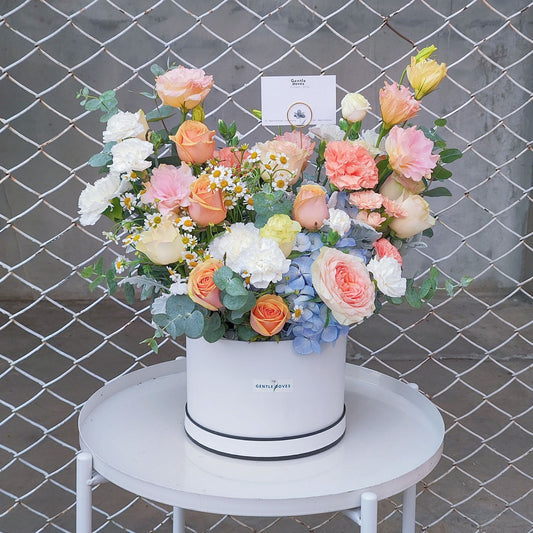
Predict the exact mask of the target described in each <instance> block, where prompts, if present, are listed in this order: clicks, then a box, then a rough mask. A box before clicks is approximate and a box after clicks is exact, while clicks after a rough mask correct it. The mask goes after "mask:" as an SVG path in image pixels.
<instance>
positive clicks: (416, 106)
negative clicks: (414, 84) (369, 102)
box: [379, 82, 420, 129]
mask: <svg viewBox="0 0 533 533" xmlns="http://www.w3.org/2000/svg"><path fill="white" fill-rule="evenodd" d="M379 103H380V105H381V117H382V118H383V123H384V124H385V128H386V129H390V128H391V127H392V126H394V125H395V124H400V123H401V122H405V121H406V120H409V119H410V118H413V117H414V116H415V115H416V114H417V113H418V111H419V110H420V102H417V101H416V100H415V97H414V96H413V95H412V94H411V91H410V90H409V89H408V88H407V87H405V86H402V87H398V84H397V83H396V82H394V83H393V84H392V85H389V84H388V83H387V82H385V87H383V89H381V90H380V91H379Z"/></svg>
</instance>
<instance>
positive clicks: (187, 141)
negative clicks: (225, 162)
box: [170, 120, 215, 164]
mask: <svg viewBox="0 0 533 533" xmlns="http://www.w3.org/2000/svg"><path fill="white" fill-rule="evenodd" d="M214 136H215V132H214V131H212V130H210V129H208V127H207V126H206V125H205V124H204V123H203V122H198V121H197V120H186V121H185V122H184V123H183V124H182V125H181V126H180V127H179V129H178V131H177V132H176V135H174V136H172V135H171V136H170V139H171V140H173V141H174V142H175V143H176V148H177V149H178V155H179V156H180V159H181V160H182V161H183V162H184V163H193V164H201V163H205V162H206V161H207V160H208V159H211V158H212V157H213V152H214V151H215V141H214V140H213V137H214Z"/></svg>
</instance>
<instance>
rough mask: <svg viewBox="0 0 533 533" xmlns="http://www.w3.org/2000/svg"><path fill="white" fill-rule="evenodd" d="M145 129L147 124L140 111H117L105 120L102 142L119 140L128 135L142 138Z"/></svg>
mask: <svg viewBox="0 0 533 533" xmlns="http://www.w3.org/2000/svg"><path fill="white" fill-rule="evenodd" d="M147 129H148V124H147V123H146V119H145V118H144V113H143V112H142V111H137V113H130V112H129V111H125V112H124V111H119V112H118V113H116V114H115V115H113V116H112V117H111V118H110V119H109V120H108V121H107V127H106V129H105V131H104V142H105V143H108V142H111V141H116V142H119V141H122V140H123V139H127V138H128V137H137V138H138V139H141V140H144V137H145V135H146V131H147Z"/></svg>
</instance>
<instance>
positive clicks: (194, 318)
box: [184, 309, 205, 339]
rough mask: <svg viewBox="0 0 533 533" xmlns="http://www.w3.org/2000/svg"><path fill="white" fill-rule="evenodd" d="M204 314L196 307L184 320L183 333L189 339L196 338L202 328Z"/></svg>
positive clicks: (200, 333) (199, 335)
mask: <svg viewBox="0 0 533 533" xmlns="http://www.w3.org/2000/svg"><path fill="white" fill-rule="evenodd" d="M204 320H205V319H204V315H203V314H202V313H200V311H198V309H196V310H195V311H193V312H192V313H191V314H190V315H189V316H188V317H187V318H186V319H185V321H184V333H185V335H187V337H190V338H191V339H198V338H199V337H201V336H202V331H203V330H204Z"/></svg>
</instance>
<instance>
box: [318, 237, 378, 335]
mask: <svg viewBox="0 0 533 533" xmlns="http://www.w3.org/2000/svg"><path fill="white" fill-rule="evenodd" d="M311 278H312V281H313V287H314V288H315V290H316V292H317V294H318V295H319V296H320V298H321V299H322V301H323V302H324V303H325V304H326V305H327V306H328V307H329V308H330V309H331V312H332V313H333V316H334V317H335V320H337V322H339V324H342V325H344V326H349V325H350V324H356V323H357V322H361V321H362V320H363V319H365V318H366V317H368V316H370V315H371V314H372V313H373V312H374V309H375V306H374V298H375V287H374V283H373V282H372V280H371V279H370V274H369V273H368V270H367V268H366V266H365V263H364V261H363V260H362V259H361V258H360V257H357V256H354V255H350V254H345V253H344V252H341V251H340V250H338V249H336V248H329V247H328V246H323V247H322V248H321V249H320V254H319V256H318V257H317V258H316V259H315V261H314V262H313V264H312V265H311Z"/></svg>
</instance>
